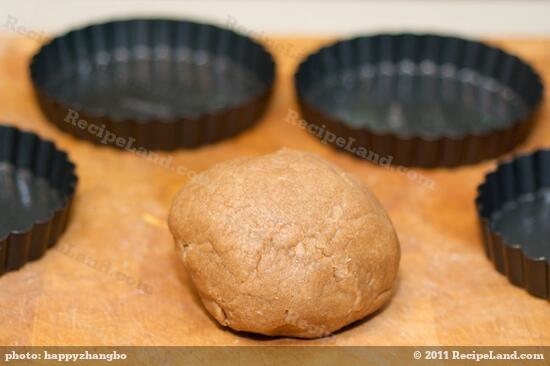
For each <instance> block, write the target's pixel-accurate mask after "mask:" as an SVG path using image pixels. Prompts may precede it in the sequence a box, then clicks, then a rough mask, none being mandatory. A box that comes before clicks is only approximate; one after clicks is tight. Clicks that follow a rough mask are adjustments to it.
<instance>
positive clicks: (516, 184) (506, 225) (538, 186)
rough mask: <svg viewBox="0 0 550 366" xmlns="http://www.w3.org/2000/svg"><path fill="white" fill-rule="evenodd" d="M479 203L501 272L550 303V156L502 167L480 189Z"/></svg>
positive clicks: (530, 157) (488, 246)
mask: <svg viewBox="0 0 550 366" xmlns="http://www.w3.org/2000/svg"><path fill="white" fill-rule="evenodd" d="M476 203H477V209H478V213H479V217H480V220H481V226H482V230H483V236H484V244H485V252H486V254H487V256H488V258H489V259H490V260H491V261H493V263H494V265H495V267H496V269H497V270H498V271H499V272H501V273H503V274H505V275H506V276H507V277H508V279H509V280H510V282H511V283H513V284H514V285H516V286H520V287H524V288H526V289H527V291H529V293H531V294H533V295H535V296H537V297H541V298H544V299H550V270H549V268H550V225H549V224H550V150H538V151H536V152H534V153H532V154H530V155H523V156H519V157H516V158H515V159H513V160H511V161H508V162H504V163H501V164H500V165H499V166H498V167H497V169H496V170H495V171H493V172H491V173H489V174H488V175H487V176H486V178H485V182H484V183H483V184H482V185H481V186H480V187H479V189H478V197H477V201H476Z"/></svg>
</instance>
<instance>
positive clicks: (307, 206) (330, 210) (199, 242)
mask: <svg viewBox="0 0 550 366" xmlns="http://www.w3.org/2000/svg"><path fill="white" fill-rule="evenodd" d="M168 221H169V226H170V230H171V232H172V234H173V235H174V238H175V240H176V244H177V247H178V248H179V252H180V254H181V258H182V260H183V263H184V264H185V267H186V268H187V270H188V272H189V274H190V276H191V278H192V280H193V282H194V284H195V286H196V289H197V290H198V293H199V295H200V297H201V300H202V302H203V304H204V306H205V308H206V309H207V310H208V311H209V312H210V314H212V316H213V317H214V318H216V320H218V322H220V324H222V325H224V326H229V327H231V328H233V329H235V330H239V331H247V332H255V333H261V334H265V335H272V336H274V335H279V336H292V337H304V338H313V337H321V336H326V335H329V334H330V333H332V332H334V331H336V330H338V329H340V328H341V327H343V326H345V325H347V324H350V323H352V322H354V321H356V320H358V319H361V318H363V317H365V316H366V315H367V314H370V313H372V312H373V311H375V310H376V309H378V308H380V307H381V306H382V305H383V304H384V303H385V302H386V301H387V300H388V299H389V298H390V296H391V292H392V288H393V285H394V283H395V279H396V276H397V270H398V266H399V257H400V250H399V242H398V239H397V236H396V234H395V231H394V229H393V226H392V224H391V221H390V219H389V218H388V216H387V214H386V212H385V211H384V209H383V207H382V206H381V205H380V203H379V202H378V201H377V200H376V198H375V197H374V196H373V194H372V193H370V192H369V190H368V189H367V187H366V186H365V184H364V183H363V182H361V181H359V180H358V179H356V178H355V177H353V176H351V175H350V174H347V173H345V172H343V171H342V170H340V169H339V168H337V167H336V166H334V165H332V164H330V163H328V162H326V161H325V160H323V159H321V158H320V157H318V156H316V155H314V154H312V153H307V152H302V151H296V150H288V149H283V150H279V151H278V152H276V153H274V154H270V155H264V156H260V157H256V158H244V159H237V160H233V161H229V162H225V163H221V164H218V165H215V166H214V167H212V168H210V169H208V170H207V171H205V172H203V173H201V174H198V175H196V176H195V177H193V179H191V181H189V183H188V184H186V185H185V186H184V187H183V189H182V190H181V192H179V194H178V195H177V197H176V198H175V200H174V202H173V205H172V208H171V210H170V215H169V219H168Z"/></svg>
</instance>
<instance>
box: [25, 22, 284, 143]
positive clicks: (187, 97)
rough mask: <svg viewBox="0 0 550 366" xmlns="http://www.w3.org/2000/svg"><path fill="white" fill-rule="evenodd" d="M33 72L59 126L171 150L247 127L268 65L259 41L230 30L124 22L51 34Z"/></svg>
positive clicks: (264, 88) (85, 135)
mask: <svg viewBox="0 0 550 366" xmlns="http://www.w3.org/2000/svg"><path fill="white" fill-rule="evenodd" d="M30 73H31V79H32V82H33V84H34V87H35V90H36V95H37V99H38V102H39V103H40V106H41V108H42V110H43V112H44V114H45V115H46V116H47V117H48V119H49V120H50V121H51V122H52V123H54V124H56V125H57V126H58V127H59V128H61V129H62V130H64V131H66V132H69V133H71V134H73V135H75V136H77V137H79V138H82V139H86V140H89V141H92V142H94V143H98V144H106V145H110V146H113V147H118V148H125V149H136V148H146V149H175V148H179V147H196V146H199V145H202V144H207V143H212V142H215V141H218V140H220V139H223V138H226V137H229V136H233V135H235V134H237V133H238V132H240V131H242V130H244V129H246V128H248V127H250V126H251V125H252V124H253V123H254V122H256V121H257V120H258V119H259V118H260V117H261V115H262V114H263V112H264V110H265V108H266V106H267V103H268V100H269V96H270V93H271V89H272V85H273V80H274V75H275V66H274V62H273V59H272V56H271V55H270V54H269V53H268V52H267V51H266V50H265V49H264V47H262V46H261V45H260V44H258V43H256V42H255V41H253V40H252V39H250V38H248V37H245V36H242V35H239V34H237V33H235V32H233V31H230V30H226V29H222V28H220V27H217V26H214V25H208V24H201V23H195V22H191V21H185V20H167V19H130V20H120V21H111V22H108V23H103V24H94V25H90V26H87V27H85V28H81V29H77V30H73V31H70V32H68V33H66V34H64V35H61V36H59V37H57V38H55V39H53V40H52V41H51V42H49V43H48V44H46V45H44V46H43V47H42V48H41V49H40V50H39V51H38V53H37V54H36V55H35V56H34V57H33V59H32V62H31V65H30Z"/></svg>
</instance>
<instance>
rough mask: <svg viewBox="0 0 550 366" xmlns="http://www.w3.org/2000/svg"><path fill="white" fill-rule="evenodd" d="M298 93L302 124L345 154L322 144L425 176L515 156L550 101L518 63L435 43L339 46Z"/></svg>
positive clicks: (299, 76)
mask: <svg viewBox="0 0 550 366" xmlns="http://www.w3.org/2000/svg"><path fill="white" fill-rule="evenodd" d="M295 85H296V91H297V96H298V99H299V103H300V107H301V109H302V114H303V116H304V118H305V120H306V121H307V122H308V123H310V124H313V125H316V126H317V129H319V128H320V129H321V130H322V131H330V132H331V133H332V134H334V135H336V136H338V137H342V139H341V140H342V141H341V142H342V143H340V144H339V146H338V145H336V144H335V140H334V139H325V140H324V142H330V143H332V144H333V145H336V146H337V147H339V148H343V147H344V146H346V148H345V149H344V150H346V151H349V152H352V153H353V154H355V155H359V156H361V155H360V154H357V153H356V152H355V151H356V150H353V148H355V149H358V148H359V147H361V148H363V149H367V150H369V151H370V152H372V153H374V154H376V155H378V156H385V157H386V158H389V159H391V161H392V163H394V164H398V165H404V166H419V167H439V166H445V167H452V166H457V165H462V164H470V163H475V162H478V161H481V160H484V159H489V158H494V157H496V156H498V155H500V154H502V153H504V152H506V151H508V150H510V149H512V148H513V147H514V146H515V145H516V144H518V143H519V142H521V141H522V140H523V139H524V138H525V137H526V136H527V134H528V132H529V130H530V127H531V125H532V118H531V117H532V116H533V112H534V111H535V110H536V108H537V107H538V105H539V104H540V101H541V99H542V95H543V85H542V82H541V79H540V77H539V75H538V74H537V73H536V72H535V71H534V70H533V68H531V66H529V65H528V64H526V63H525V62H523V61H522V60H520V59H519V58H517V57H516V56H513V55H511V54H509V53H506V52H504V51H502V50H500V49H498V48H495V47H491V46H488V45H486V44H483V43H479V42H475V41H469V40H464V39H460V38H456V37H447V36H439V35H429V34H426V35H416V34H380V35H373V36H363V37H358V38H353V39H350V40H345V41H341V42H337V43H335V44H333V45H331V46H328V47H325V48H322V49H321V50H319V51H318V52H316V53H315V54H313V55H310V56H309V57H308V58H307V59H306V60H305V61H304V62H303V63H302V64H301V65H300V66H299V68H298V71H297V72H296V75H295ZM316 136H317V137H319V138H321V139H323V138H324V134H323V133H317V134H316ZM327 140H328V141H327ZM344 141H345V144H344V143H343V142H344ZM336 142H338V140H336ZM371 155H372V154H369V156H371Z"/></svg>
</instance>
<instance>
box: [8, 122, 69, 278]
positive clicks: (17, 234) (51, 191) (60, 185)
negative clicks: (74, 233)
mask: <svg viewBox="0 0 550 366" xmlns="http://www.w3.org/2000/svg"><path fill="white" fill-rule="evenodd" d="M76 184H77V177H76V174H75V166H74V164H73V163H72V162H71V161H70V160H69V158H68V157H67V154H66V153H65V152H63V151H60V150H58V149H57V148H56V147H55V145H54V144H53V143H52V142H50V141H47V140H43V139H41V138H40V137H38V136H37V135H35V134H34V133H31V132H26V131H21V130H19V129H17V128H15V127H10V126H6V125H0V275H2V274H4V273H5V272H8V271H13V270H16V269H18V268H20V267H22V266H23V265H24V264H25V263H27V262H28V261H32V260H35V259H38V258H40V257H41V256H42V255H43V254H44V253H45V251H46V250H47V249H48V248H50V247H51V246H53V245H54V244H55V242H56V241H57V240H58V238H59V237H60V236H61V234H62V233H63V231H64V230H65V227H66V225H67V222H68V217H69V210H70V207H71V202H72V198H73V195H74V192H75V189H76Z"/></svg>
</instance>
